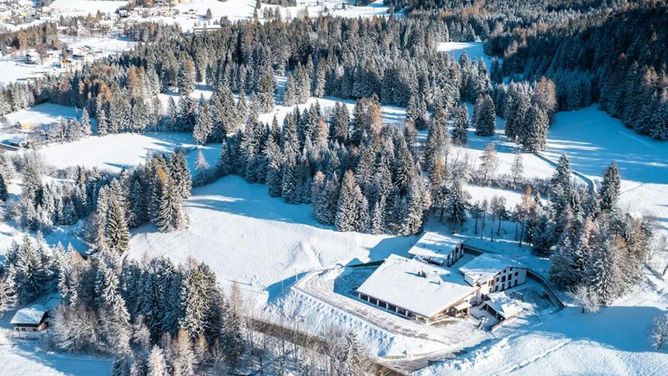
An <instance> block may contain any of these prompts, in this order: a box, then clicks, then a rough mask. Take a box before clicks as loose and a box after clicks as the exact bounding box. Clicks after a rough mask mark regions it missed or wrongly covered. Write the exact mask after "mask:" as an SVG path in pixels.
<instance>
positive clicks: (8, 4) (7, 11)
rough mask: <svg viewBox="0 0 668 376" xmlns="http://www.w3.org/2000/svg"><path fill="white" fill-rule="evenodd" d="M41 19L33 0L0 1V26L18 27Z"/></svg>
mask: <svg viewBox="0 0 668 376" xmlns="http://www.w3.org/2000/svg"><path fill="white" fill-rule="evenodd" d="M39 18H40V10H39V9H38V8H37V7H34V6H33V2H32V1H31V0H0V24H13V25H18V24H21V23H26V22H31V21H33V20H37V19H39Z"/></svg>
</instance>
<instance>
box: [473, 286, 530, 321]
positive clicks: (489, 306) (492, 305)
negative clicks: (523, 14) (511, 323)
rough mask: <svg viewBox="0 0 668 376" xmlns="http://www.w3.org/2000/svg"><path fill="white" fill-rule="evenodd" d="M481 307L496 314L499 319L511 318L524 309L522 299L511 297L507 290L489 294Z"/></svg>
mask: <svg viewBox="0 0 668 376" xmlns="http://www.w3.org/2000/svg"><path fill="white" fill-rule="evenodd" d="M481 308H483V309H485V310H486V311H487V312H489V313H491V314H492V315H494V317H496V319H497V320H499V321H505V320H508V319H511V318H513V317H515V316H517V315H519V314H520V313H521V312H522V311H523V310H524V307H523V305H522V303H521V302H520V301H518V300H515V299H513V298H511V297H510V296H508V294H506V293H505V292H494V293H491V294H489V295H487V299H486V300H485V301H484V302H483V303H482V305H481Z"/></svg>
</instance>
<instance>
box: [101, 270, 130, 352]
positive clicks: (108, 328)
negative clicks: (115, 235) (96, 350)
mask: <svg viewBox="0 0 668 376" xmlns="http://www.w3.org/2000/svg"><path fill="white" fill-rule="evenodd" d="M116 267H117V266H115V265H112V266H108V265H107V262H106V261H104V260H103V261H102V262H100V263H99V264H98V265H97V275H96V280H95V303H96V306H97V309H98V316H99V317H100V319H101V320H100V321H101V323H102V324H101V334H102V341H103V342H104V344H105V347H106V348H107V349H108V351H109V352H111V353H112V354H123V353H126V352H128V351H129V350H130V348H129V346H130V345H129V344H130V325H129V320H130V314H129V313H128V311H127V308H126V305H125V301H124V300H123V297H122V296H121V293H120V281H119V280H118V275H117V274H116V272H115V271H114V268H116Z"/></svg>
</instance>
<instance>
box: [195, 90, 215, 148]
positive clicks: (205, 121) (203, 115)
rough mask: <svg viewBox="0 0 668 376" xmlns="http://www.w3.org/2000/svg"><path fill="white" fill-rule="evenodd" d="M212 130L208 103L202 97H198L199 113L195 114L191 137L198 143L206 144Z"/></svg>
mask: <svg viewBox="0 0 668 376" xmlns="http://www.w3.org/2000/svg"><path fill="white" fill-rule="evenodd" d="M212 132H213V119H211V114H210V111H209V105H208V104H207V103H206V102H205V101H204V100H203V99H200V102H199V114H198V116H197V122H196V123H195V128H194V129H193V137H194V138H195V141H197V143H198V144H200V145H206V144H207V142H208V141H209V139H210V137H211V134H212Z"/></svg>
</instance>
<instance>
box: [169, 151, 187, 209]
mask: <svg viewBox="0 0 668 376" xmlns="http://www.w3.org/2000/svg"><path fill="white" fill-rule="evenodd" d="M169 161H170V166H169V177H170V178H171V180H172V182H173V184H172V186H173V188H174V189H175V190H176V191H177V192H178V193H179V195H180V196H181V198H182V199H184V200H185V199H187V198H189V197H190V194H191V191H192V177H191V176H190V171H189V170H188V162H187V161H186V156H185V154H183V152H181V151H177V152H175V153H174V154H173V155H172V157H171V158H170V159H169Z"/></svg>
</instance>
